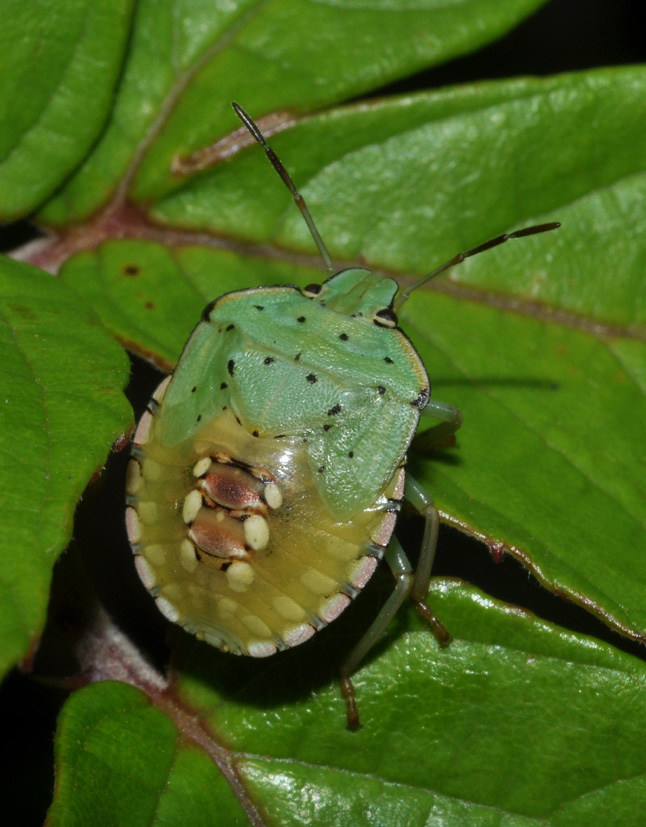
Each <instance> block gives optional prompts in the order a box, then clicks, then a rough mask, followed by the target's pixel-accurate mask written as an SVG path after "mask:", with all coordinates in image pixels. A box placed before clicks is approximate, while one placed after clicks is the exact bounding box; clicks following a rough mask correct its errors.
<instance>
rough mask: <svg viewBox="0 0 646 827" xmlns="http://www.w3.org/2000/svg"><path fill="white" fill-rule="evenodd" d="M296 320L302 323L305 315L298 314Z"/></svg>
mask: <svg viewBox="0 0 646 827" xmlns="http://www.w3.org/2000/svg"><path fill="white" fill-rule="evenodd" d="M296 321H297V322H300V323H301V324H303V322H304V321H305V316H299V317H298V319H296Z"/></svg>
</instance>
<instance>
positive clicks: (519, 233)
mask: <svg viewBox="0 0 646 827" xmlns="http://www.w3.org/2000/svg"><path fill="white" fill-rule="evenodd" d="M560 226H561V224H560V222H559V221H551V222H549V223H547V224H534V226H532V227H525V228H524V229H522V230H515V231H514V232H513V233H503V234H502V235H498V236H496V237H495V238H490V239H489V241H485V242H484V244H478V246H477V247H472V248H471V249H470V250H467V251H466V252H465V253H458V254H457V255H456V256H453V258H451V259H449V260H448V261H445V262H444V264H441V265H440V266H439V267H436V268H435V270H431V272H430V273H427V274H426V275H425V276H422V278H421V279H419V280H418V281H416V282H415V283H414V284H412V285H411V286H410V287H409V288H407V289H406V290H403V291H402V292H401V293H399V294H398V296H397V298H396V299H395V305H394V307H395V310H397V308H399V307H401V306H402V304H404V302H406V301H408V299H409V297H410V294H411V293H412V292H413V290H417V288H418V287H421V286H422V285H423V284H426V282H427V281H430V280H431V279H434V278H435V277H436V276H439V275H440V274H441V273H444V272H445V271H446V270H450V268H451V267H455V266H456V265H457V264H462V262H463V261H464V260H465V259H467V258H471V256H477V255H478V253H484V252H485V250H491V248H492V247H497V246H498V245H499V244H504V243H505V241H509V239H510V238H524V236H526V235H536V234H537V233H547V232H549V231H550V230H556V229H557V228H558V227H560Z"/></svg>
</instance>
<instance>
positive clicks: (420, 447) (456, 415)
mask: <svg viewBox="0 0 646 827" xmlns="http://www.w3.org/2000/svg"><path fill="white" fill-rule="evenodd" d="M422 416H424V417H429V418H430V419H438V420H439V423H438V424H437V425H433V427H431V428H428V429H427V430H426V431H422V433H421V434H417V436H416V437H415V438H414V439H413V442H412V445H411V447H412V448H413V450H414V451H415V452H416V453H418V454H428V453H430V452H431V451H432V450H433V449H434V448H436V447H437V446H438V445H441V444H442V443H443V442H446V441H447V439H449V437H452V436H453V434H454V433H455V432H456V431H457V430H458V428H459V427H460V425H462V413H461V412H460V409H459V408H456V406H455V405H449V404H448V403H447V402H439V401H437V400H436V399H430V400H429V402H428V405H427V406H426V407H425V408H424V410H423V411H422Z"/></svg>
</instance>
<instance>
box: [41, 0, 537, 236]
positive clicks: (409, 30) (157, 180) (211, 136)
mask: <svg viewBox="0 0 646 827" xmlns="http://www.w3.org/2000/svg"><path fill="white" fill-rule="evenodd" d="M543 2H544V0H513V2H507V3H505V4H501V3H499V2H497V0H465V2H461V3H458V4H449V5H448V6H447V4H446V3H445V2H444V0H442V1H441V2H438V0H414V2H412V3H409V2H392V0H385V1H384V2H379V3H375V2H364V0H350V2H341V3H336V2H334V3H311V2H307V0H274V2H271V3H266V2H261V0H236V1H235V2H231V3H227V4H222V5H220V6H219V7H214V5H213V4H212V3H204V4H202V3H200V4H198V3H186V9H185V10H184V4H182V6H181V7H180V9H181V10H178V7H177V4H176V3H175V2H170V0H162V2H159V0H141V2H140V3H139V4H138V6H137V17H136V20H135V23H134V28H133V33H132V38H131V42H130V49H129V54H128V60H127V63H126V65H125V67H124V71H123V76H122V80H121V85H120V87H119V91H118V97H117V100H116V103H115V107H114V111H113V113H112V117H111V120H110V123H109V125H108V127H107V129H106V130H105V133H104V135H103V138H102V141H101V142H100V144H99V145H98V146H97V147H96V148H95V151H94V152H93V154H92V156H91V157H90V158H89V159H88V160H87V161H86V163H85V164H84V165H83V167H82V169H81V170H80V172H79V173H78V175H76V176H75V177H74V178H73V179H72V180H71V181H70V182H69V183H68V185H67V186H66V187H65V189H64V190H63V192H62V193H61V194H60V196H59V197H57V198H55V199H54V201H53V202H52V203H51V204H50V205H49V206H48V207H47V208H46V209H45V210H44V211H43V212H42V216H41V217H42V220H43V221H45V222H46V223H52V224H57V225H58V224H65V223H69V222H72V221H78V220H80V219H82V218H86V217H87V216H88V215H90V214H91V213H93V212H95V211H96V210H97V209H98V208H99V207H100V206H101V205H103V204H105V202H106V200H107V199H108V198H109V197H110V196H111V195H112V194H113V193H114V192H115V190H116V189H117V187H118V188H119V190H120V192H119V193H118V195H119V197H122V196H123V190H124V189H125V190H126V191H127V192H128V193H129V196H130V199H131V200H133V201H135V202H137V203H139V204H141V206H143V207H144V208H146V206H147V205H148V204H149V203H150V202H151V201H155V200H157V199H159V197H160V196H161V195H162V194H163V193H165V192H168V191H172V190H174V189H175V188H176V187H177V186H178V185H180V186H181V184H182V180H181V178H180V179H179V180H178V178H177V176H176V175H173V174H172V173H171V167H172V165H173V162H174V160H175V159H176V157H177V156H178V155H179V156H185V155H188V154H190V153H191V152H193V151H195V150H199V149H202V148H204V147H205V146H207V145H208V144H211V143H213V142H215V141H217V140H218V139H220V138H223V137H224V136H226V135H227V133H228V132H230V131H231V130H232V129H235V128H236V127H238V126H239V123H237V121H236V118H235V116H234V115H233V112H232V111H231V107H230V103H231V101H232V100H234V99H236V100H239V101H240V102H241V103H242V104H243V105H244V106H245V107H247V108H248V109H249V111H250V112H253V114H254V115H255V116H257V117H260V116H261V115H263V114H265V113H267V112H275V111H277V110H295V111H309V110H311V109H316V108H321V107H324V106H326V105H329V104H330V103H335V102H337V101H339V100H343V99H344V98H347V97H350V96H355V95H358V94H360V93H361V92H364V91H366V90H368V89H373V88H375V87H377V86H379V85H383V84H386V83H388V82H390V81H391V80H394V79H397V78H400V77H403V76H405V75H407V74H410V73H412V72H414V71H416V70H419V69H422V68H426V67H427V66H430V65H433V64H436V63H439V62H441V61H443V60H446V59H448V58H450V57H453V56H455V55H458V54H463V53H464V52H467V51H470V50H471V49H474V48H477V47H478V46H480V45H482V44H484V43H486V42H488V41H490V40H493V39H495V38H496V37H498V36H500V35H501V34H503V33H504V32H505V31H507V30H508V29H510V28H511V27H512V26H514V25H515V24H516V23H518V22H519V21H520V20H521V19H522V18H523V17H525V16H526V15H527V14H529V13H531V12H532V11H533V10H534V9H536V8H538V7H539V6H541V5H542V4H543ZM151 67H154V71H151Z"/></svg>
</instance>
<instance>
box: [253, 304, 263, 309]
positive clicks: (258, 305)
mask: <svg viewBox="0 0 646 827" xmlns="http://www.w3.org/2000/svg"><path fill="white" fill-rule="evenodd" d="M254 307H255V308H256V310H264V309H265V308H264V307H263V305H262V304H254Z"/></svg>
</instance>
